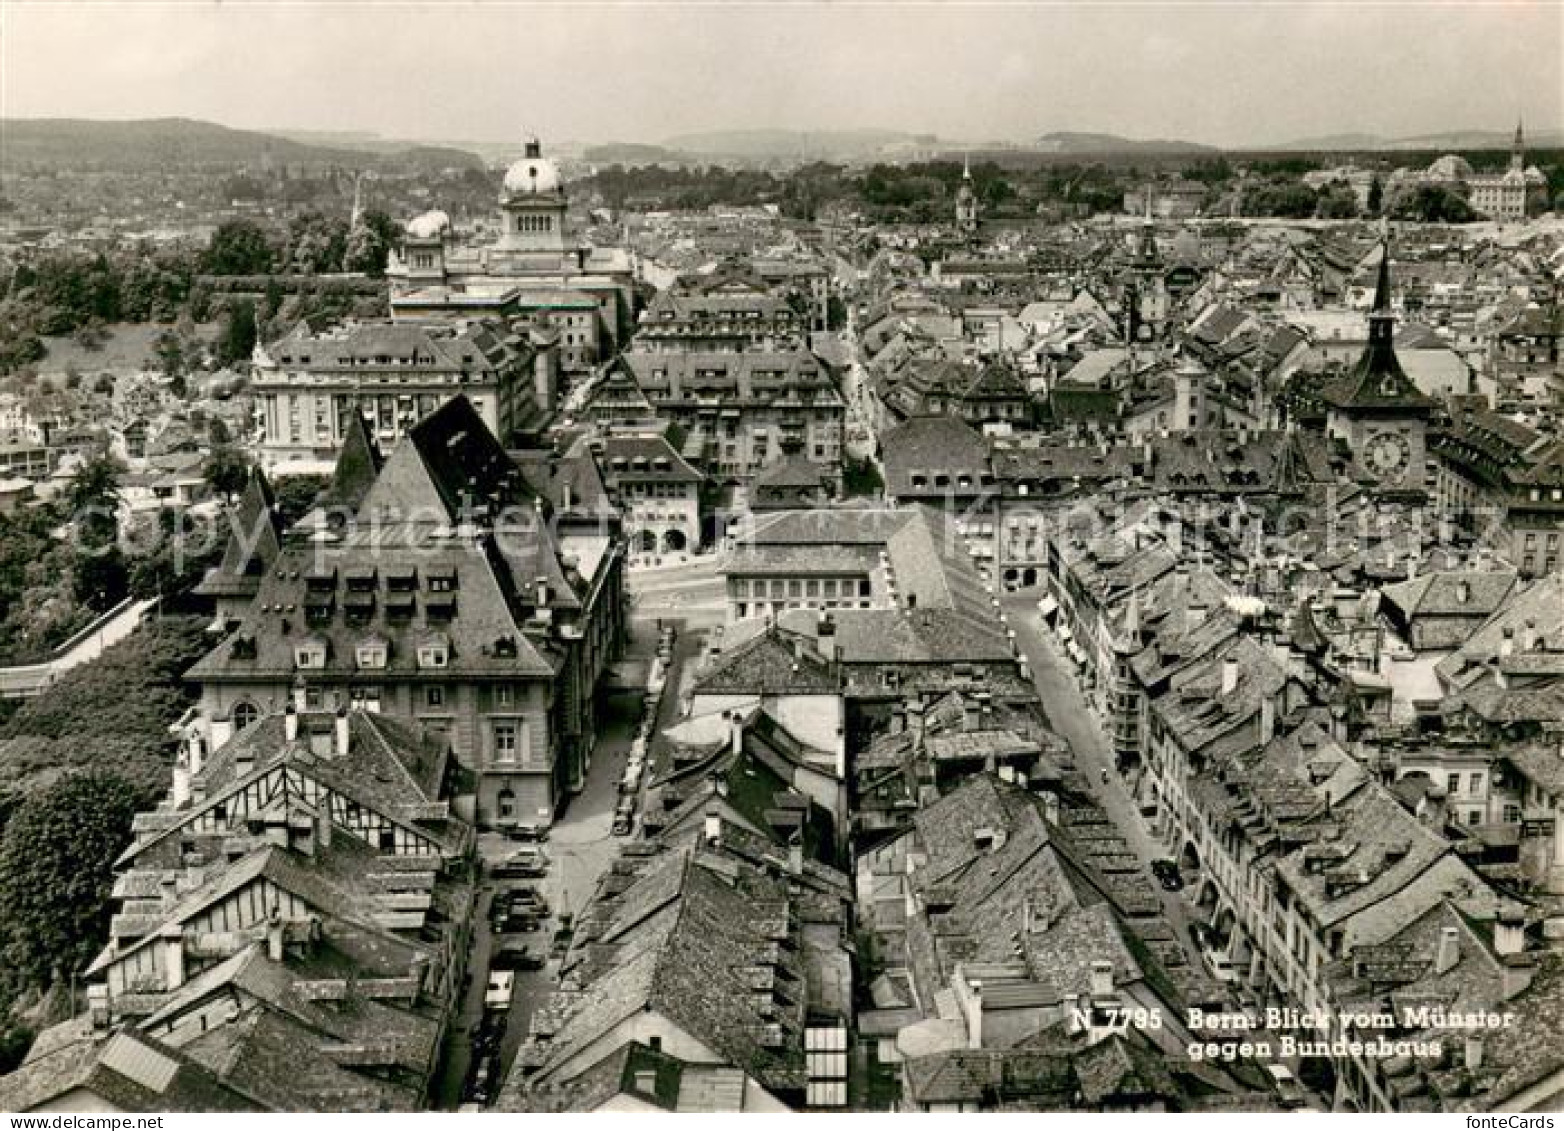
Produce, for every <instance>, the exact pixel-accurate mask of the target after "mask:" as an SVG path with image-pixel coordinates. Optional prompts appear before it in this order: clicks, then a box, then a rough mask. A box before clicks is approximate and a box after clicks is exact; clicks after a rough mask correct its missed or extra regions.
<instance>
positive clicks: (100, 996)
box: [87, 982, 113, 1033]
mask: <svg viewBox="0 0 1564 1131" xmlns="http://www.w3.org/2000/svg"><path fill="white" fill-rule="evenodd" d="M87 1016H88V1017H90V1018H91V1019H92V1030H93V1032H95V1033H104V1032H107V1031H108V1027H109V1024H110V1022H111V1021H112V1019H113V1015H112V1012H111V1010H110V1008H109V987H108V986H106V985H104V984H103V983H102V982H94V983H93V984H92V985H90V986H88V987H87Z"/></svg>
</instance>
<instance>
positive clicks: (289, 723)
mask: <svg viewBox="0 0 1564 1131" xmlns="http://www.w3.org/2000/svg"><path fill="white" fill-rule="evenodd" d="M282 737H283V739H284V740H285V741H287V742H297V741H298V740H299V712H298V711H297V710H296V709H295V708H294V705H293V704H292V703H289V704H288V709H287V710H286V711H284V712H283V714H282Z"/></svg>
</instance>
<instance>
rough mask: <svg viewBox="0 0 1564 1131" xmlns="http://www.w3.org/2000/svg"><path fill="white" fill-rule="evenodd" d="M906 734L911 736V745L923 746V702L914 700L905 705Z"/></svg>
mask: <svg viewBox="0 0 1564 1131" xmlns="http://www.w3.org/2000/svg"><path fill="white" fill-rule="evenodd" d="M907 733H908V734H910V735H912V741H913V745H915V746H922V745H923V700H922V699H914V700H913V701H912V702H911V703H908V704H907Z"/></svg>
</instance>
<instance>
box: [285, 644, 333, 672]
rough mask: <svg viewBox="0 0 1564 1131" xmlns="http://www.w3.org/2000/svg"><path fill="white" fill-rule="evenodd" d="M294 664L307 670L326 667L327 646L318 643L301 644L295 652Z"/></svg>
mask: <svg viewBox="0 0 1564 1131" xmlns="http://www.w3.org/2000/svg"><path fill="white" fill-rule="evenodd" d="M293 664H294V666H295V667H297V668H302V669H305V670H317V671H318V670H319V669H321V668H324V667H325V666H326V646H325V645H324V644H322V643H319V642H316V641H310V642H309V643H305V644H300V645H299V646H298V647H297V648H295V649H294V650H293Z"/></svg>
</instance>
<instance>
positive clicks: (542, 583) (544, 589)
mask: <svg viewBox="0 0 1564 1131" xmlns="http://www.w3.org/2000/svg"><path fill="white" fill-rule="evenodd" d="M533 584H534V585H535V586H536V589H537V604H538V608H540V609H546V608H548V578H546V577H538V578H535V579H534V581H533Z"/></svg>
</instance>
